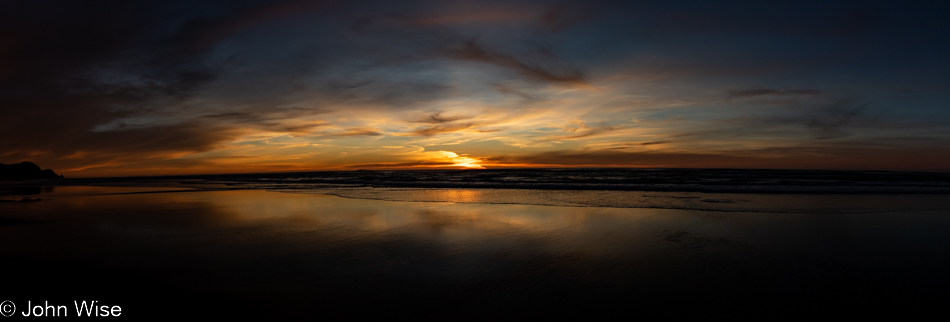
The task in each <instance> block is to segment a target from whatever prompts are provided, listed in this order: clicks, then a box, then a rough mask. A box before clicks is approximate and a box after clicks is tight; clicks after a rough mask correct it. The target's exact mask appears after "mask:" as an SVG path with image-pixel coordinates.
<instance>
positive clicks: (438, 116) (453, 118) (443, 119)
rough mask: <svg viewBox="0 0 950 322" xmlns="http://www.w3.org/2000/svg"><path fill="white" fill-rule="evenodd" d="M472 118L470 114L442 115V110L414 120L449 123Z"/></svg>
mask: <svg viewBox="0 0 950 322" xmlns="http://www.w3.org/2000/svg"><path fill="white" fill-rule="evenodd" d="M468 118H471V117H469V116H442V112H436V113H434V114H432V115H429V116H426V117H422V118H418V119H415V120H413V121H412V122H414V123H449V122H455V121H458V120H464V119H468Z"/></svg>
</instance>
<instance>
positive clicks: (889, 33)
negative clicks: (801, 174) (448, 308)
mask: <svg viewBox="0 0 950 322" xmlns="http://www.w3.org/2000/svg"><path fill="white" fill-rule="evenodd" d="M687 3H688V5H683V6H679V5H672V4H667V3H666V2H655V3H649V2H648V3H643V4H638V5H634V4H619V3H613V2H604V3H597V4H593V3H588V2H570V1H568V2H557V3H554V2H547V1H517V2H508V1H500V2H495V1H479V2H468V1H452V2H438V1H436V2H428V1H406V2H401V3H400V4H399V5H394V4H392V3H389V2H385V1H357V2H333V1H329V2H325V1H307V0H302V1H280V0H261V1H250V2H244V3H242V4H241V5H230V6H229V5H224V4H223V3H222V4H214V5H212V4H208V5H206V6H196V5H193V4H191V3H189V2H175V1H172V2H164V1H163V2H148V1H145V2H141V3H140V5H134V6H133V5H129V6H120V7H116V8H114V9H113V10H112V11H102V12H92V10H91V9H88V11H90V12H86V11H87V8H84V7H82V6H81V5H79V4H75V3H70V2H65V3H63V4H62V5H61V6H59V7H57V8H56V9H50V8H47V7H43V6H37V7H35V8H33V7H30V6H26V5H24V7H23V8H19V9H17V10H12V9H11V10H5V11H4V12H7V13H9V12H20V13H19V14H16V15H15V16H9V17H6V18H5V19H4V20H3V21H4V26H8V25H9V26H27V27H23V28H19V27H17V28H14V27H9V28H7V27H4V28H2V29H0V40H2V42H0V44H2V47H0V71H2V74H0V108H2V109H3V111H4V115H6V116H7V117H4V118H2V119H0V132H2V133H0V163H14V162H20V161H27V160H31V161H35V162H39V163H41V164H43V165H44V167H50V168H53V169H56V170H57V171H60V172H62V173H63V174H65V175H66V176H67V177H92V176H125V175H160V174H200V173H237V172H279V171H307V170H315V171H316V170H354V169H418V168H471V169H482V168H490V169H497V168H518V167H699V168H798V169H801V168H806V169H859V170H920V171H948V170H950V166H948V164H950V149H947V148H946V142H948V141H950V126H948V124H950V113H948V111H950V110H948V109H946V108H945V107H946V106H948V104H950V98H948V97H947V96H946V94H945V93H944V91H945V88H946V87H947V85H948V77H947V76H946V75H950V70H948V69H947V68H948V65H947V64H946V62H945V60H944V59H942V57H945V56H947V55H946V54H950V49H948V48H947V46H946V45H944V43H945V42H943V41H940V40H941V39H944V38H945V37H943V36H941V35H937V34H933V33H928V32H931V31H936V30H950V28H941V26H942V24H944V22H943V20H941V19H942V18H941V19H937V18H934V17H931V16H928V15H927V14H926V12H929V11H928V10H920V11H919V12H918V11H913V12H910V11H908V12H904V11H895V10H888V8H887V7H886V6H881V5H877V4H869V3H853V4H844V3H834V4H828V5H821V6H818V5H814V6H813V5H811V4H798V5H794V6H792V5H790V6H788V7H787V8H786V7H783V8H784V9H781V10H759V9H757V7H756V6H731V7H730V6H723V7H719V6H715V5H712V4H709V3H703V2H696V3H692V2H687ZM18 10H19V11H18ZM902 12H903V13H902ZM31 26H32V27H31ZM40 26H42V27H40ZM31 30H45V31H44V32H43V33H39V32H38V31H37V32H34V31H31ZM867 39H874V41H867ZM893 48H901V50H899V51H895V50H893ZM925 52H926V53H927V54H920V53H925Z"/></svg>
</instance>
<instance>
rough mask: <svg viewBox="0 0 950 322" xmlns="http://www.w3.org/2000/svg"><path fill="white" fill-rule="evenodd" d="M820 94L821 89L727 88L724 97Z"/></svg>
mask: <svg viewBox="0 0 950 322" xmlns="http://www.w3.org/2000/svg"><path fill="white" fill-rule="evenodd" d="M819 94H822V91H819V90H814V89H792V90H778V89H771V88H749V89H739V90H729V91H726V97H728V98H742V97H757V96H765V95H779V96H782V95H819Z"/></svg>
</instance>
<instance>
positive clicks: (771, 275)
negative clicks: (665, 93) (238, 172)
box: [0, 187, 950, 319]
mask: <svg viewBox="0 0 950 322" xmlns="http://www.w3.org/2000/svg"><path fill="white" fill-rule="evenodd" d="M161 190H162V189H157V188H119V187H55V188H53V189H52V190H51V191H50V190H47V191H44V192H43V193H42V194H40V197H42V201H39V202H5V203H0V213H2V215H0V216H2V218H3V219H4V222H3V224H2V225H0V249H2V251H0V256H2V257H3V258H4V259H5V264H4V265H5V266H6V271H7V275H8V276H15V277H16V278H15V279H14V280H12V281H11V282H10V283H9V284H10V285H9V287H7V288H6V290H5V291H4V294H2V295H3V296H6V297H7V298H8V299H10V300H13V301H15V302H16V301H22V302H23V303H26V301H27V300H32V301H42V300H44V299H48V300H50V301H53V300H62V301H72V300H82V299H99V300H100V301H104V302H105V301H109V302H112V303H113V304H118V305H123V312H124V313H123V314H124V316H127V317H136V316H139V317H142V316H168V317H176V316H177V317H181V316H184V315H183V314H185V313H187V314H188V315H200V316H207V317H212V316H215V317H221V316H258V315H259V316H279V317H290V318H297V317H309V318H312V317H317V318H319V317H331V316H340V315H345V316H355V315H377V316H392V315H411V316H415V317H424V318H425V317H428V318H445V317H446V316H447V315H446V314H450V315H449V316H452V317H455V318H460V319H464V318H526V317H528V318H530V317H554V316H565V315H573V316H581V317H591V316H597V315H598V314H611V313H617V312H627V313H634V314H639V315H657V316H661V317H676V316H691V315H702V316H709V315H710V314H712V315H725V316H738V317H751V316H754V314H758V313H760V312H765V311H767V312H769V314H771V315H772V316H773V317H776V318H782V317H802V316H813V315H815V314H817V313H816V312H817V311H811V310H817V309H828V308H831V309H833V311H832V312H834V313H838V314H842V315H845V316H852V317H853V316H855V314H858V313H860V314H858V315H861V314H873V313H875V312H879V311H881V310H886V311H891V310H892V309H893V310H894V311H897V310H901V311H904V310H906V309H908V308H915V309H916V310H917V311H914V312H925V311H927V310H928V309H935V307H931V305H934V304H935V303H940V302H941V301H943V300H945V299H947V298H948V294H950V291H948V290H950V278H948V277H947V276H946V274H945V272H946V270H947V269H948V268H950V259H948V258H947V256H945V254H946V253H947V251H948V250H950V234H946V232H948V231H950V217H948V216H947V215H946V212H945V211H943V210H940V209H942V208H941V207H942V206H941V205H939V202H935V204H934V205H930V206H928V205H919V203H920V202H919V200H917V201H914V202H916V203H917V204H918V205H919V206H920V207H918V208H913V209H911V210H899V207H895V209H891V210H889V211H886V212H832V213H796V212H777V213H761V212H751V211H745V212H730V211H701V210H689V209H686V210H683V209H649V208H606V207H568V206H542V205H525V204H486V203H478V202H477V201H478V200H475V199H473V200H468V201H469V202H464V201H465V200H455V201H463V202H446V201H445V200H444V198H445V196H444V195H445V190H440V189H430V190H431V194H430V195H429V199H430V200H427V201H429V202H406V201H384V200H366V199H354V198H341V197H337V196H330V195H315V194H294V193H279V192H268V191H262V190H235V191H190V192H181V191H172V192H161ZM165 190H169V189H165ZM172 190H174V189H172ZM420 191H422V190H413V192H412V193H414V194H420V193H424V192H420ZM496 191H502V192H504V190H496ZM483 192H484V191H481V192H479V191H477V190H476V192H471V191H470V192H464V191H463V192H452V194H455V195H456V196H457V197H458V196H462V195H464V194H465V193H469V194H473V193H483ZM459 193H461V195H459ZM641 194H650V195H653V194H656V193H655V192H651V193H641ZM440 196H441V197H440ZM737 197H738V198H744V199H749V198H755V197H754V196H742V195H737ZM831 197H834V196H829V198H831ZM839 197H842V196H839ZM440 198H443V199H440ZM770 198H777V199H775V200H779V199H781V198H782V197H781V196H771V197H770ZM787 198H794V197H793V196H788V197H787ZM849 198H853V196H851V197H849ZM910 198H911V200H913V197H910ZM839 201H840V203H843V204H851V203H854V202H856V201H854V200H850V199H839ZM868 201H869V202H873V201H871V200H868ZM905 201H906V200H905ZM782 202H785V203H787V204H795V200H794V199H788V200H784V201H782ZM935 209H936V210H935ZM169 294H171V295H169ZM169 296H171V297H172V298H175V299H176V301H178V302H176V303H179V302H184V303H185V304H189V305H184V306H185V307H182V308H178V309H176V310H172V311H169V309H168V306H167V304H168V303H167V301H168V298H169ZM69 303H71V302H69ZM199 304H200V305H199ZM825 314H827V313H825Z"/></svg>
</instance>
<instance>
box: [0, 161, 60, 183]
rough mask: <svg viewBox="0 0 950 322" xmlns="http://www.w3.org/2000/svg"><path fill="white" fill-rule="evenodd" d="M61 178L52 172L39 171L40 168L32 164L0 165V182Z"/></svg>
mask: <svg viewBox="0 0 950 322" xmlns="http://www.w3.org/2000/svg"><path fill="white" fill-rule="evenodd" d="M62 177H63V176H62V175H58V174H56V172H53V170H50V169H46V170H43V169H40V167H39V166H38V165H36V163H33V162H20V163H14V164H3V163H0V180H25V179H59V178H62Z"/></svg>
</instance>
